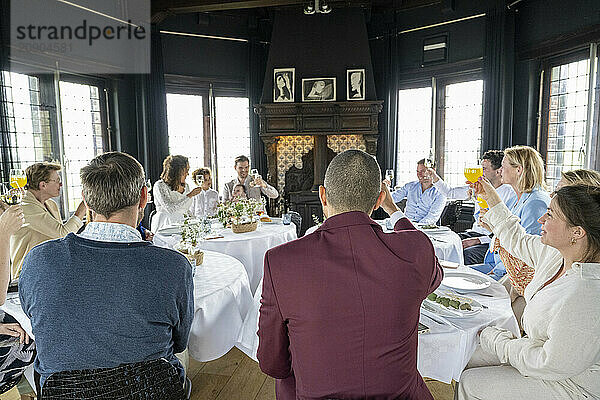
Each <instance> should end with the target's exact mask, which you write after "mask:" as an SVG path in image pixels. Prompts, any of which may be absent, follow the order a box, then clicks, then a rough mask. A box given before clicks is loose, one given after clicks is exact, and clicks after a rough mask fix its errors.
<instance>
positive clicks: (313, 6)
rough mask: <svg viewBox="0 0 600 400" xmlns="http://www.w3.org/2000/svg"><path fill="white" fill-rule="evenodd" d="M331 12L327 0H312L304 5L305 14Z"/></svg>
mask: <svg viewBox="0 0 600 400" xmlns="http://www.w3.org/2000/svg"><path fill="white" fill-rule="evenodd" d="M330 12H331V7H329V4H327V3H326V2H325V0H311V1H309V2H307V3H306V4H305V5H304V14H307V15H311V14H315V13H317V14H328V13H330Z"/></svg>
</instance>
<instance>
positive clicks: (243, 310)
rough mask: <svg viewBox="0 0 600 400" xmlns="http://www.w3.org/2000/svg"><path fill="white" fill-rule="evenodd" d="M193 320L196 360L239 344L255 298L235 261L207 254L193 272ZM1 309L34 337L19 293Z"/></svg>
mask: <svg viewBox="0 0 600 400" xmlns="http://www.w3.org/2000/svg"><path fill="white" fill-rule="evenodd" d="M193 281H194V319H193V322H192V327H191V331H190V336H189V343H188V352H189V355H190V356H191V357H192V358H194V359H195V360H197V361H210V360H215V359H217V358H219V357H221V356H223V355H224V354H226V353H227V352H228V351H229V350H231V348H232V347H233V346H235V344H236V342H237V338H238V335H239V332H240V330H241V328H242V324H243V322H244V320H245V317H246V315H247V313H248V311H249V310H250V309H252V307H253V298H252V293H251V291H250V283H249V281H248V274H247V273H246V269H245V268H244V266H243V265H242V263H241V262H240V261H239V260H237V259H236V258H234V257H232V256H229V255H226V254H222V253H218V252H213V251H204V260H203V262H202V264H201V265H198V266H197V267H196V268H195V273H194V278H193ZM0 309H1V310H3V311H4V312H6V313H7V314H10V315H11V316H13V317H14V318H15V319H16V320H17V321H18V322H19V323H20V324H21V326H22V327H23V329H24V330H25V331H26V332H27V334H28V335H29V336H31V337H32V338H34V335H33V332H32V330H31V322H30V321H29V318H28V317H27V315H25V313H24V312H23V310H22V308H21V302H20V301H19V296H18V293H9V295H8V296H7V299H6V302H5V303H4V305H2V306H1V307H0Z"/></svg>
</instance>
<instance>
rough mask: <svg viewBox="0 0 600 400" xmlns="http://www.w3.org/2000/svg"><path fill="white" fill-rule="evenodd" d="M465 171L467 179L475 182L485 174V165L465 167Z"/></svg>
mask: <svg viewBox="0 0 600 400" xmlns="http://www.w3.org/2000/svg"><path fill="white" fill-rule="evenodd" d="M464 173H465V178H467V181H469V182H471V183H475V182H477V180H478V179H479V178H480V177H482V176H483V167H481V166H480V165H479V166H477V167H465V170H464Z"/></svg>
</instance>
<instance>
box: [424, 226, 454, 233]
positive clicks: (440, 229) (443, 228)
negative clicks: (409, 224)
mask: <svg viewBox="0 0 600 400" xmlns="http://www.w3.org/2000/svg"><path fill="white" fill-rule="evenodd" d="M417 227H418V228H419V230H422V231H423V232H425V233H439V232H448V231H450V230H451V229H450V228H449V227H447V226H438V227H436V228H423V226H422V225H418V226H417Z"/></svg>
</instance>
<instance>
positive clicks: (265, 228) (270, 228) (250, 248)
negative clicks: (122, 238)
mask: <svg viewBox="0 0 600 400" xmlns="http://www.w3.org/2000/svg"><path fill="white" fill-rule="evenodd" d="M218 226H219V227H218ZM213 231H214V233H215V235H218V236H223V237H222V238H217V239H209V240H204V241H203V242H202V243H201V244H200V248H201V249H202V250H209V251H217V252H219V253H223V254H227V255H230V256H233V257H235V258H236V259H238V260H239V261H240V262H241V263H242V264H243V265H244V267H245V268H246V272H247V273H248V279H249V281H250V289H251V290H252V293H255V292H256V288H257V287H258V283H259V282H260V281H261V279H262V276H263V268H264V267H263V263H264V258H265V253H266V252H267V250H269V249H271V248H273V247H275V246H279V245H280V244H283V243H287V242H289V241H291V240H294V239H296V238H297V236H296V225H294V224H290V225H283V224H282V222H281V218H273V222H267V223H265V222H261V223H260V224H259V226H258V229H256V230H255V231H254V232H247V233H233V232H232V231H231V229H229V228H227V229H223V228H222V226H221V224H214V225H213ZM180 238H181V237H180V236H179V235H172V236H166V235H161V234H156V235H155V236H154V243H156V244H158V245H163V246H164V245H166V246H168V247H171V248H172V247H173V246H174V245H175V244H176V243H177V242H179V240H180Z"/></svg>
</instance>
